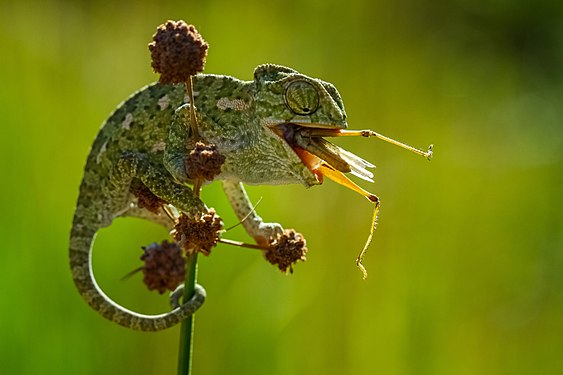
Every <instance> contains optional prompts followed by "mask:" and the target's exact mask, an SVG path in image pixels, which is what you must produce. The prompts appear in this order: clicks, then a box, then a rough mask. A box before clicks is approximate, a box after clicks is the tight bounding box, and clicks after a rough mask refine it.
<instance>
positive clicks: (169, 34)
mask: <svg viewBox="0 0 563 375" xmlns="http://www.w3.org/2000/svg"><path fill="white" fill-rule="evenodd" d="M208 48H209V45H208V44H207V42H206V41H205V40H203V37H202V36H201V34H199V33H198V31H197V30H196V28H195V27H194V26H193V25H188V24H187V23H186V22H184V21H181V20H180V21H167V22H166V23H164V24H162V25H160V26H158V28H157V29H156V33H155V34H154V35H153V40H152V42H150V43H149V50H150V52H151V59H152V64H151V65H152V67H153V69H154V71H155V72H157V73H160V83H162V84H168V83H183V82H186V81H187V80H188V79H189V77H190V76H193V75H195V74H197V73H198V72H202V71H203V68H204V66H205V58H206V57H207V50H208Z"/></svg>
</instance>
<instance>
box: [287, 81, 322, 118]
mask: <svg viewBox="0 0 563 375" xmlns="http://www.w3.org/2000/svg"><path fill="white" fill-rule="evenodd" d="M285 103H286V104H287V106H288V107H289V109H291V111H293V112H294V113H295V114H297V115H305V116H306V115H310V114H313V113H314V112H315V111H316V110H317V108H319V92H318V91H317V89H316V88H315V86H313V85H312V84H310V83H309V82H306V81H294V82H291V83H290V84H289V85H288V86H287V88H286V90H285Z"/></svg>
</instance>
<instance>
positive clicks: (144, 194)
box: [129, 178, 166, 214]
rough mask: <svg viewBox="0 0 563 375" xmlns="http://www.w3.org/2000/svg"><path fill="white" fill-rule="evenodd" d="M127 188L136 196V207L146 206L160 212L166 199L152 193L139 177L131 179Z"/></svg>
mask: <svg viewBox="0 0 563 375" xmlns="http://www.w3.org/2000/svg"><path fill="white" fill-rule="evenodd" d="M129 190H130V191H131V193H132V194H133V195H135V197H137V207H139V208H146V209H147V210H149V211H151V212H153V213H155V214H157V213H159V212H160V208H161V207H162V205H164V204H166V201H164V200H162V199H160V198H159V197H157V196H156V195H154V194H153V192H152V191H150V190H149V188H148V187H146V186H145V184H143V183H142V182H141V180H139V179H136V178H135V179H133V181H132V182H131V186H130V188H129Z"/></svg>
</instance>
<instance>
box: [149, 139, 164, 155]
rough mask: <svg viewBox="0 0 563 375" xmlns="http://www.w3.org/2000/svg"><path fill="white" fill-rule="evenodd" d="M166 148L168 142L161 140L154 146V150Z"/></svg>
mask: <svg viewBox="0 0 563 375" xmlns="http://www.w3.org/2000/svg"><path fill="white" fill-rule="evenodd" d="M165 148H166V143H165V142H164V141H159V142H157V143H155V144H154V145H153V146H152V152H159V151H164V149H165Z"/></svg>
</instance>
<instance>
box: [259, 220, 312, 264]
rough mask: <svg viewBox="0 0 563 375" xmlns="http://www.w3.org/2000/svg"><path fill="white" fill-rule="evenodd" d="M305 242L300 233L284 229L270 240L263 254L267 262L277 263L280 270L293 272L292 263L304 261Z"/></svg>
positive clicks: (305, 252)
mask: <svg viewBox="0 0 563 375" xmlns="http://www.w3.org/2000/svg"><path fill="white" fill-rule="evenodd" d="M306 254H307V242H306V241H305V238H304V237H303V235H302V234H301V233H298V232H296V231H295V230H294V229H286V230H284V231H283V233H282V234H280V235H278V236H277V237H276V238H272V239H271V240H270V245H269V247H268V250H266V251H265V253H264V255H265V257H266V259H267V260H268V262H270V263H272V264H274V265H277V266H278V268H279V269H280V270H281V271H282V272H287V271H288V269H289V272H291V273H293V264H295V263H296V262H297V261H306V260H307V257H306Z"/></svg>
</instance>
